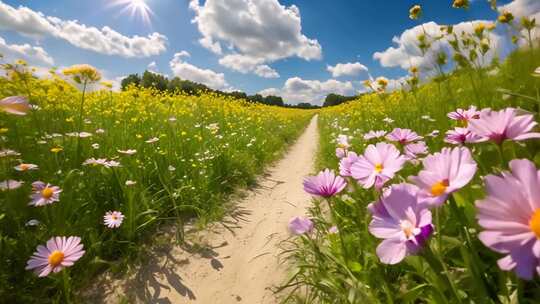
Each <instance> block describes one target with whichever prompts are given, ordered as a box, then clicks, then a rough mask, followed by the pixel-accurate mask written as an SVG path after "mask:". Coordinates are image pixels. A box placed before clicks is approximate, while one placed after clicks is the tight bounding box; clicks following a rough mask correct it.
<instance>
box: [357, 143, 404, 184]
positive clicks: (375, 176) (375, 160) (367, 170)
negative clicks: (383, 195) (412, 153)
mask: <svg viewBox="0 0 540 304" xmlns="http://www.w3.org/2000/svg"><path fill="white" fill-rule="evenodd" d="M405 161H406V158H405V157H404V156H402V155H400V152H399V150H398V149H397V148H396V147H395V146H394V145H391V144H387V143H382V142H381V143H378V144H377V145H369V146H368V147H367V148H366V151H365V152H364V155H361V156H359V158H358V160H357V161H355V162H354V164H353V165H352V166H351V169H350V171H351V176H352V177H353V178H354V179H356V180H357V181H358V182H359V183H360V184H361V185H362V186H363V187H364V188H365V189H368V188H371V187H373V186H375V187H376V188H379V189H380V188H382V186H383V185H384V183H386V182H387V181H388V180H390V179H392V178H393V177H394V175H395V173H396V172H398V171H399V170H401V168H402V167H403V165H404V163H405Z"/></svg>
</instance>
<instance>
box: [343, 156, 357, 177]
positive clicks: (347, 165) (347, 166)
mask: <svg viewBox="0 0 540 304" xmlns="http://www.w3.org/2000/svg"><path fill="white" fill-rule="evenodd" d="M357 160H358V155H357V154H356V153H355V152H352V151H351V152H349V153H347V157H344V158H342V159H341V160H340V161H339V175H341V176H351V174H352V173H351V167H352V165H353V164H354V163H355V162H356V161H357Z"/></svg>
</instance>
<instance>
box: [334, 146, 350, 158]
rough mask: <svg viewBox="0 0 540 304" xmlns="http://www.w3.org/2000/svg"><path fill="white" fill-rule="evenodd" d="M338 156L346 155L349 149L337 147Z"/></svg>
mask: <svg viewBox="0 0 540 304" xmlns="http://www.w3.org/2000/svg"><path fill="white" fill-rule="evenodd" d="M336 156H337V158H339V159H342V158H344V157H345V156H347V150H345V149H342V148H336Z"/></svg>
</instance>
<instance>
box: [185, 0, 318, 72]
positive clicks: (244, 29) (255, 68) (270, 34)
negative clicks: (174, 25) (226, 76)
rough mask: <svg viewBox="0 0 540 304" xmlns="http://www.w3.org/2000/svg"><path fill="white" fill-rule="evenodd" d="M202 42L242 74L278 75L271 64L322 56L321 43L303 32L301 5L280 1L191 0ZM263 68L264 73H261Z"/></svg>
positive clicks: (224, 62)
mask: <svg viewBox="0 0 540 304" xmlns="http://www.w3.org/2000/svg"><path fill="white" fill-rule="evenodd" d="M190 8H191V9H192V10H193V11H194V12H195V18H194V19H193V23H195V24H197V27H198V29H199V32H200V33H201V34H202V36H203V37H202V38H201V39H200V40H199V42H200V44H201V45H202V46H203V47H205V48H207V49H209V50H210V51H212V52H214V53H216V54H219V55H222V56H223V57H222V58H221V60H220V64H222V65H224V66H225V67H228V68H230V69H233V70H235V71H238V72H241V73H255V74H257V75H259V76H262V77H271V78H273V77H278V73H277V72H276V71H275V70H271V68H270V67H269V66H268V65H267V64H268V63H271V62H274V61H277V60H280V59H284V58H289V57H299V58H302V59H305V60H313V59H320V58H321V56H322V49H321V45H320V44H319V42H318V41H317V40H315V39H310V38H308V37H306V36H305V35H304V34H302V26H301V17H300V11H299V9H298V7H296V6H295V5H291V6H289V7H286V6H283V5H281V4H279V2H278V0H231V1H220V0H206V1H205V3H204V4H203V5H200V3H199V0H191V2H190ZM261 71H264V72H261Z"/></svg>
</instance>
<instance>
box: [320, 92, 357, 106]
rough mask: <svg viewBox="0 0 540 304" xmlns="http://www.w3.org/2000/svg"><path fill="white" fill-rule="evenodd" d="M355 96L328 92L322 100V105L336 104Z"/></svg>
mask: <svg viewBox="0 0 540 304" xmlns="http://www.w3.org/2000/svg"><path fill="white" fill-rule="evenodd" d="M356 98H357V96H342V95H338V94H334V93H331V94H328V95H327V96H326V98H325V100H324V103H323V107H330V106H337V105H339V104H342V103H344V102H347V101H350V100H353V99H356Z"/></svg>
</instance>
